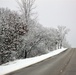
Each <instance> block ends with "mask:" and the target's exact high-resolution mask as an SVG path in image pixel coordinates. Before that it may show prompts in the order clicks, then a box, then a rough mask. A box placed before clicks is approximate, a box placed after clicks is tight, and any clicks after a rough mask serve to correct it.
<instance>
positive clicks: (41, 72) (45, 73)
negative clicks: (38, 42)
mask: <svg viewBox="0 0 76 75" xmlns="http://www.w3.org/2000/svg"><path fill="white" fill-rule="evenodd" d="M11 68H12V67H11ZM11 68H10V69H11ZM7 75H76V49H75V48H73V49H68V50H66V51H65V52H62V53H60V54H58V55H56V56H53V57H51V58H48V59H46V60H44V61H42V62H39V63H37V64H34V65H32V66H29V67H26V68H23V69H20V70H18V71H15V72H12V73H9V74H7Z"/></svg>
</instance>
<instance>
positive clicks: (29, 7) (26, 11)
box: [16, 0, 35, 25]
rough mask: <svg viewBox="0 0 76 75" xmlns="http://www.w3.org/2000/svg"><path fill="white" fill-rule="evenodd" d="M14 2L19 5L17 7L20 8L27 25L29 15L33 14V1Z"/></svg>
mask: <svg viewBox="0 0 76 75" xmlns="http://www.w3.org/2000/svg"><path fill="white" fill-rule="evenodd" d="M16 2H17V3H18V4H19V7H20V8H21V11H22V13H23V16H24V18H25V22H26V24H27V25H29V23H30V18H31V15H32V14H33V13H32V11H33V9H34V8H35V7H34V2H35V0H21V3H20V2H19V1H18V0H16Z"/></svg>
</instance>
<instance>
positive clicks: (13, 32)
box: [0, 8, 28, 63]
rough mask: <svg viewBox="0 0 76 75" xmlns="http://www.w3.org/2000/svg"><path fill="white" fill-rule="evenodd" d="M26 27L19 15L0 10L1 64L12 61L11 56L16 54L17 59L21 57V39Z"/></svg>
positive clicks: (7, 10)
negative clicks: (13, 53)
mask: <svg viewBox="0 0 76 75" xmlns="http://www.w3.org/2000/svg"><path fill="white" fill-rule="evenodd" d="M27 31H28V30H27V25H26V24H25V23H24V22H23V21H22V19H21V17H20V15H19V14H18V13H16V12H13V11H10V10H9V9H4V8H0V36H1V37H2V40H3V41H2V44H0V47H1V48H0V57H1V63H4V62H7V61H9V60H12V59H13V57H11V54H12V52H13V51H15V52H17V58H19V57H20V55H21V52H22V51H21V50H22V47H23V39H22V36H24V35H25V34H26V33H27Z"/></svg>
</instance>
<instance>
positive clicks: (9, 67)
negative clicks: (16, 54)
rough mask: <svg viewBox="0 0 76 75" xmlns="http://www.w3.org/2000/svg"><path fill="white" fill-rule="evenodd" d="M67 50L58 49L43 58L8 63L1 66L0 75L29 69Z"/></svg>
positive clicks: (42, 56) (37, 57)
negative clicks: (25, 68)
mask: <svg viewBox="0 0 76 75" xmlns="http://www.w3.org/2000/svg"><path fill="white" fill-rule="evenodd" d="M65 50H67V49H66V48H62V49H58V50H55V51H51V52H50V53H48V54H44V55H41V56H36V57H33V58H27V59H20V60H15V61H13V62H9V63H6V64H4V65H1V66H0V75H4V74H7V73H10V72H13V71H15V70H18V69H21V68H24V67H28V66H30V65H33V64H35V63H38V62H40V61H42V60H45V59H47V58H49V57H52V56H55V55H57V54H59V53H61V52H63V51H65Z"/></svg>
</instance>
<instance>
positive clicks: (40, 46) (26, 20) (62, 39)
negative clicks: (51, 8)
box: [0, 0, 70, 64]
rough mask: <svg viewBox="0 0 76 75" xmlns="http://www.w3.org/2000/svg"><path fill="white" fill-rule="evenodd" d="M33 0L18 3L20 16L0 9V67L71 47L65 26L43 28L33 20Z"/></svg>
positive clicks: (5, 9) (8, 10)
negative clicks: (0, 65)
mask: <svg viewBox="0 0 76 75" xmlns="http://www.w3.org/2000/svg"><path fill="white" fill-rule="evenodd" d="M34 2H35V0H21V3H20V2H18V1H17V3H18V4H19V7H20V9H21V13H18V12H16V11H11V10H10V9H7V8H0V64H3V63H6V62H9V61H13V60H16V59H23V58H29V57H34V56H39V55H42V54H45V53H48V52H50V51H52V50H56V49H59V48H61V47H70V45H69V44H68V42H67V40H66V35H67V33H68V31H69V30H68V29H67V28H66V26H58V27H57V28H45V27H43V26H42V25H41V24H40V23H39V22H37V20H35V19H36V18H31V17H32V16H33V14H34V13H33V12H32V10H33V5H34Z"/></svg>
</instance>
